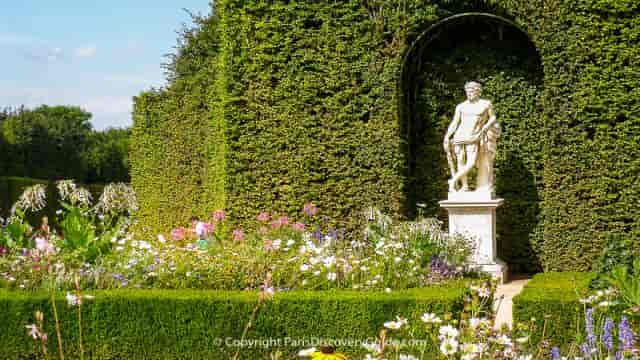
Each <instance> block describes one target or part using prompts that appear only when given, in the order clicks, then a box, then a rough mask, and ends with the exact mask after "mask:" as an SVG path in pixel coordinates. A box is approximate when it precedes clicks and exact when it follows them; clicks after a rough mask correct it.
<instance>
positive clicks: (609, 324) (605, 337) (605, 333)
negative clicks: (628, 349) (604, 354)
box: [600, 318, 615, 351]
mask: <svg viewBox="0 0 640 360" xmlns="http://www.w3.org/2000/svg"><path fill="white" fill-rule="evenodd" d="M614 327H615V324H614V323H613V320H611V318H607V319H606V320H605V321H604V326H603V327H602V337H601V339H600V340H602V343H603V344H604V347H606V348H607V350H608V351H611V350H613V328H614Z"/></svg>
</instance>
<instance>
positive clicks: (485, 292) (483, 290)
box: [471, 286, 491, 298]
mask: <svg viewBox="0 0 640 360" xmlns="http://www.w3.org/2000/svg"><path fill="white" fill-rule="evenodd" d="M471 290H474V291H475V292H476V293H477V294H478V296H480V297H485V298H486V297H489V296H491V289H489V288H488V287H486V286H479V287H478V286H471Z"/></svg>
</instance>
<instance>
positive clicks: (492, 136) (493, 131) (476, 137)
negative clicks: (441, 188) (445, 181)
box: [443, 81, 500, 192]
mask: <svg viewBox="0 0 640 360" xmlns="http://www.w3.org/2000/svg"><path fill="white" fill-rule="evenodd" d="M464 91H465V93H466V94H467V100H466V101H465V102H462V103H460V104H458V106H456V112H455V114H454V115H453V120H452V121H451V124H450V125H449V129H448V130H447V134H446V135H445V137H444V143H443V145H444V150H445V152H446V154H447V160H448V162H449V170H450V171H451V179H449V192H456V191H458V190H457V189H456V188H457V184H458V182H460V183H461V188H460V191H469V183H468V181H467V175H468V174H469V172H470V171H471V170H472V169H473V168H474V166H476V167H477V186H476V191H482V192H485V191H487V192H493V161H494V159H495V155H496V146H497V142H498V137H499V136H500V125H499V124H498V122H497V120H496V115H495V114H494V112H493V106H492V105H491V101H489V100H485V99H480V94H481V92H482V86H481V85H480V84H479V83H477V82H474V81H471V82H468V83H466V84H465V85H464ZM452 136H453V140H451V137H452Z"/></svg>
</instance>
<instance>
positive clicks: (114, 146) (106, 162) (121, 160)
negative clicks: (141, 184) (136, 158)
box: [84, 129, 131, 183]
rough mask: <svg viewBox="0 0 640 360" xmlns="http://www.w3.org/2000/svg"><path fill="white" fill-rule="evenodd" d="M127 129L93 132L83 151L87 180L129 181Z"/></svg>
mask: <svg viewBox="0 0 640 360" xmlns="http://www.w3.org/2000/svg"><path fill="white" fill-rule="evenodd" d="M130 134H131V131H130V130H129V129H107V130H105V131H100V132H93V133H92V134H91V136H90V138H89V146H88V149H87V151H86V152H85V153H84V157H85V161H86V164H87V180H86V181H87V182H89V183H108V182H129V180H130V178H129V135H130Z"/></svg>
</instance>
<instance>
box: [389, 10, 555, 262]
mask: <svg viewBox="0 0 640 360" xmlns="http://www.w3.org/2000/svg"><path fill="white" fill-rule="evenodd" d="M542 79H543V72H542V66H541V63H540V57H539V54H538V52H537V50H536V48H535V45H534V44H533V43H532V41H531V40H530V39H529V37H528V36H527V34H526V33H524V32H523V31H522V30H521V29H520V28H518V27H517V26H516V25H515V24H514V23H512V22H511V21H509V20H506V19H504V18H501V17H498V16H495V15H491V14H485V13H466V14H458V15H455V16H451V17H449V18H446V19H444V20H442V21H440V22H438V23H437V24H435V25H433V26H431V27H430V28H429V29H428V30H426V31H425V32H424V33H423V34H422V35H421V36H420V37H418V38H417V40H416V41H415V42H414V43H413V45H412V46H411V48H410V49H409V50H408V52H407V54H406V56H405V58H404V63H403V68H402V79H401V84H400V89H401V92H402V94H401V99H402V100H401V101H402V103H401V117H402V121H403V128H404V129H405V131H406V139H407V151H408V160H409V161H408V177H407V184H406V189H407V204H406V209H407V211H408V215H409V216H415V214H416V213H417V211H418V210H419V209H418V207H417V206H416V204H424V205H425V206H424V208H423V209H422V210H421V211H423V212H425V213H426V214H427V215H430V216H435V215H437V216H438V217H440V218H441V219H443V220H445V218H446V214H445V213H443V212H442V210H441V209H440V208H439V206H438V201H439V200H442V199H445V198H446V196H447V188H446V180H447V178H448V175H449V174H448V167H447V160H446V156H445V154H444V151H443V149H442V140H443V136H444V133H445V131H446V129H447V127H448V125H449V123H450V122H451V119H452V117H453V112H454V109H455V106H456V104H458V103H460V102H462V101H464V100H465V95H464V91H463V86H464V83H465V82H466V81H470V80H475V81H479V82H480V83H481V84H482V85H483V94H482V97H483V98H488V99H490V100H491V101H492V102H493V104H494V108H495V110H496V113H497V116H498V120H499V122H500V124H501V126H502V129H503V132H502V136H501V138H500V141H499V143H498V147H499V152H498V154H497V158H496V193H497V195H498V196H499V197H502V198H504V199H505V204H504V205H503V207H501V208H500V209H499V213H498V242H499V245H498V246H499V249H498V253H499V256H500V257H501V258H502V259H504V260H505V261H507V262H508V263H509V264H510V265H511V268H512V269H513V270H514V271H517V272H534V271H537V270H538V269H539V268H540V265H539V261H538V260H537V259H536V258H535V255H534V252H533V251H532V245H531V244H532V243H536V241H535V238H536V237H537V236H538V235H537V234H538V233H539V228H538V217H539V206H538V203H539V201H540V198H539V194H540V193H541V190H542V188H541V186H542V184H541V181H540V180H541V172H542V149H543V144H544V137H543V135H544V133H543V131H542V114H541V109H540V98H541V93H542V91H541V90H542Z"/></svg>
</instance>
